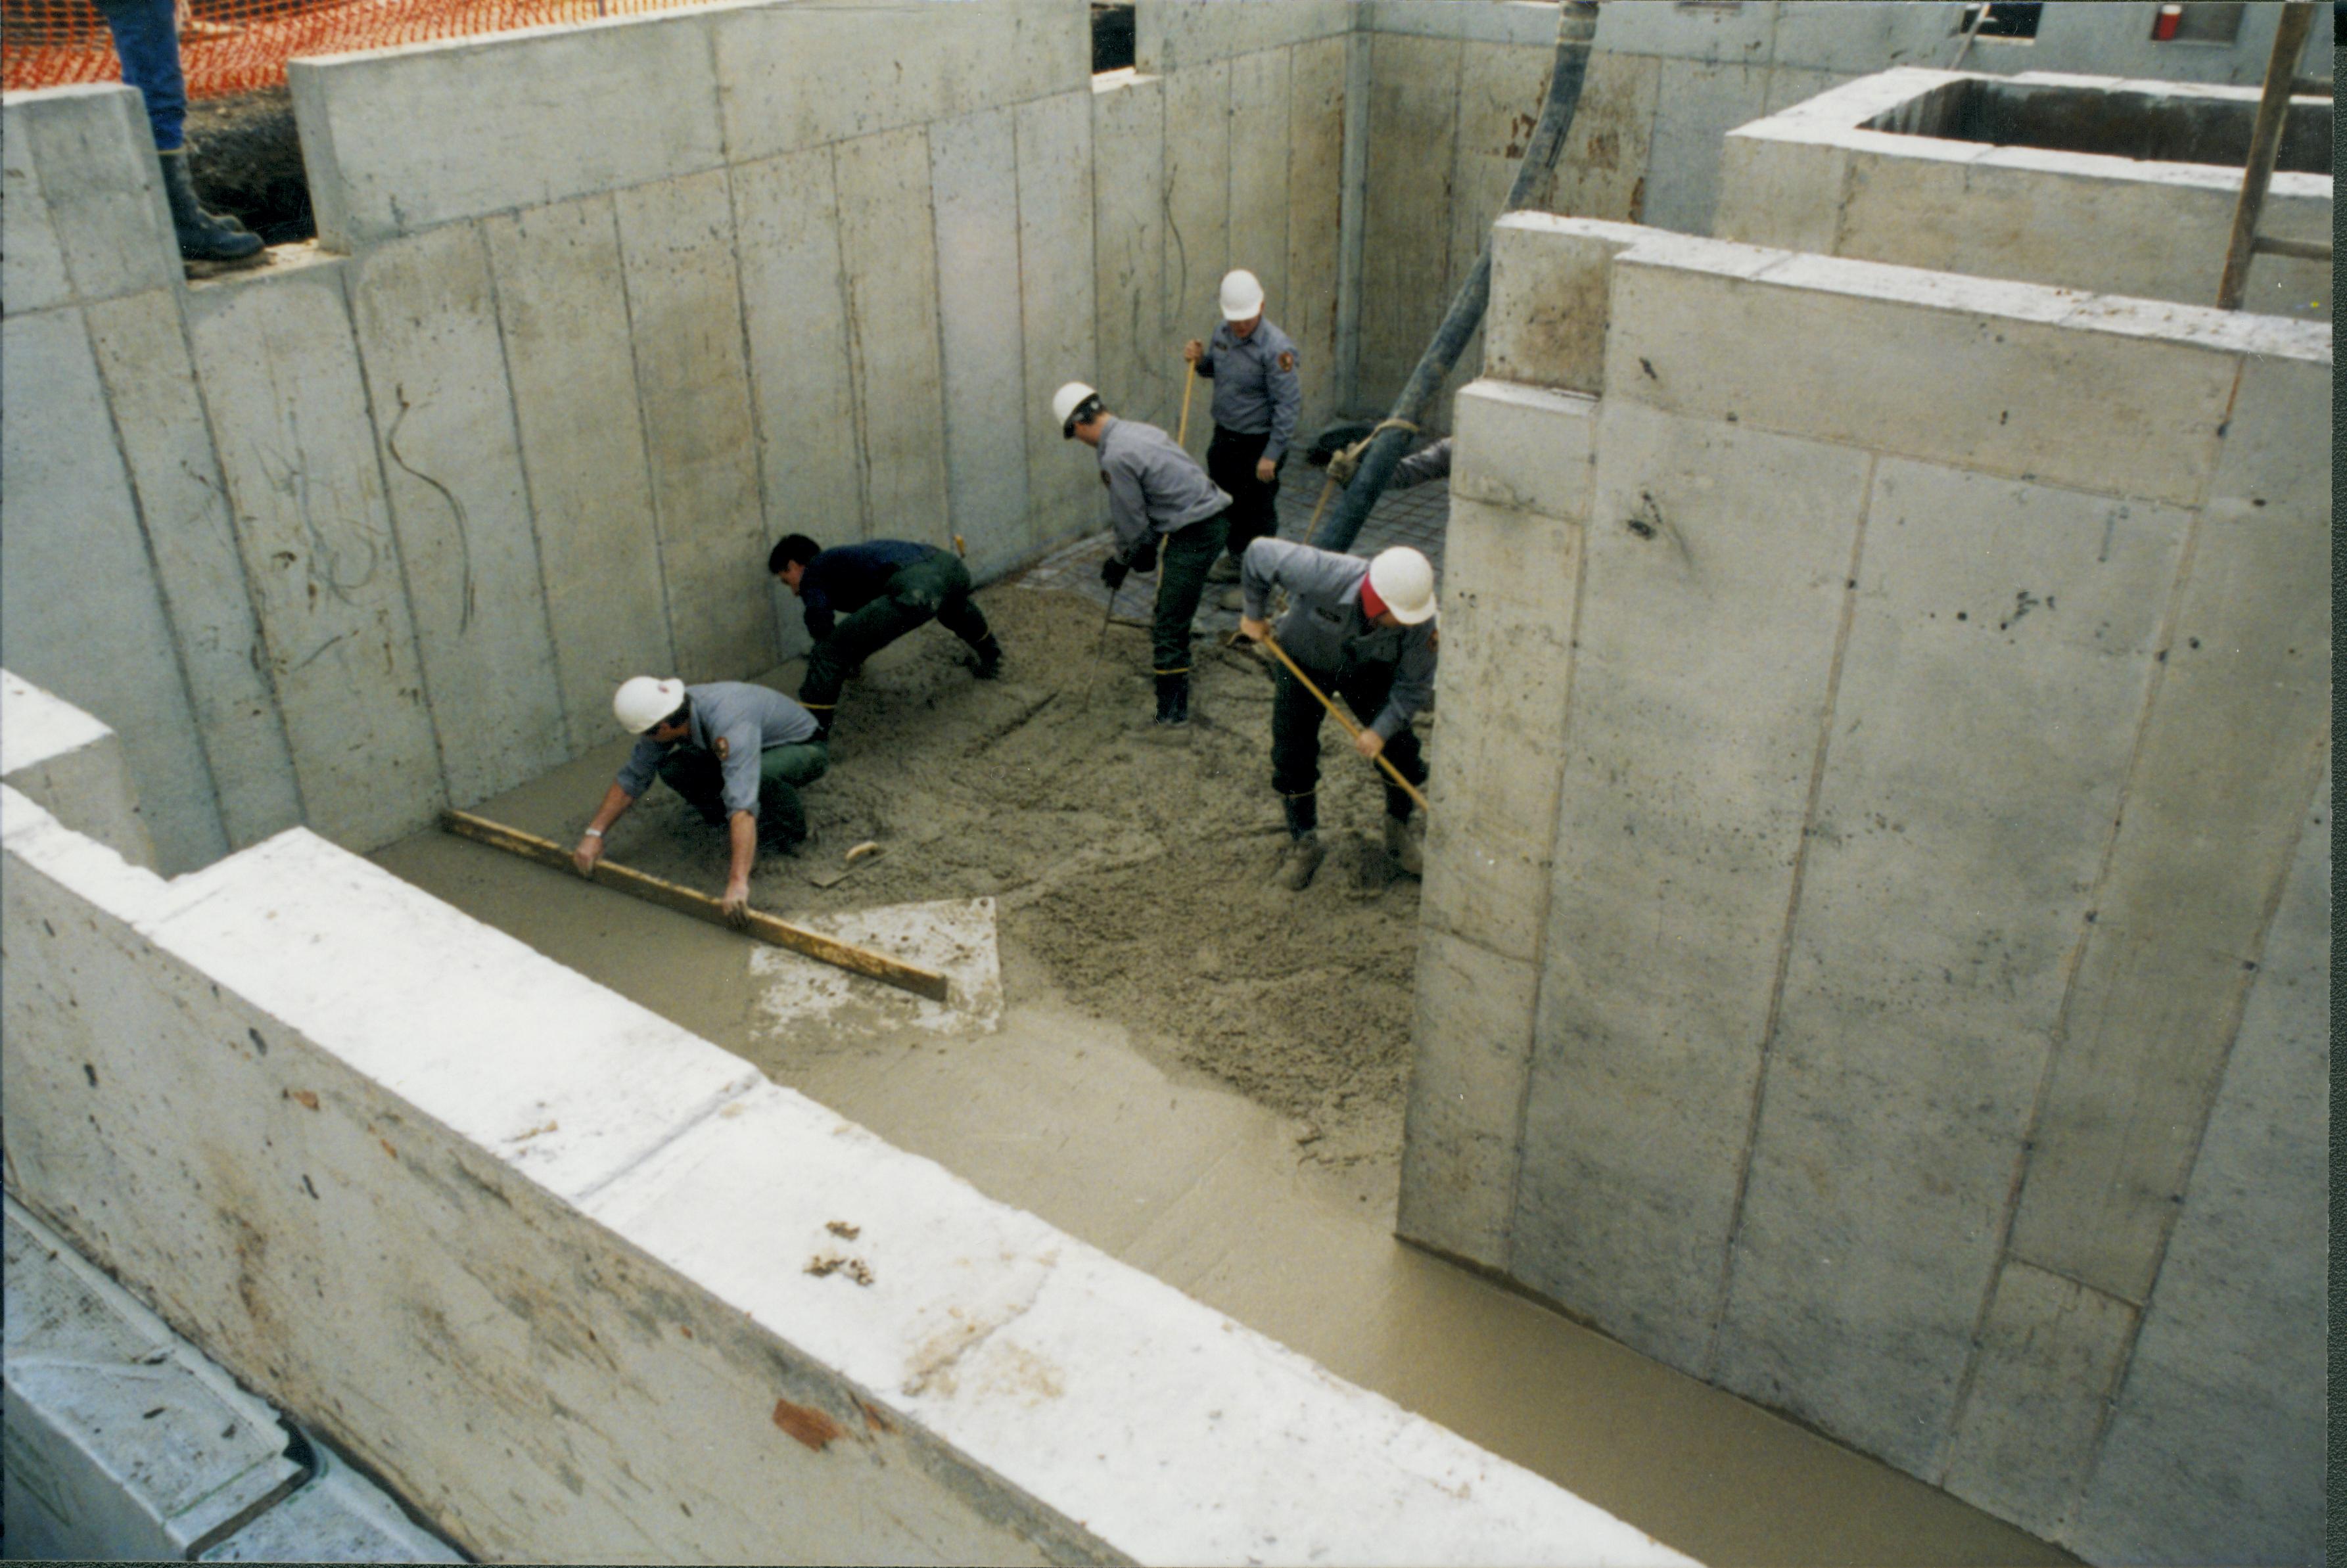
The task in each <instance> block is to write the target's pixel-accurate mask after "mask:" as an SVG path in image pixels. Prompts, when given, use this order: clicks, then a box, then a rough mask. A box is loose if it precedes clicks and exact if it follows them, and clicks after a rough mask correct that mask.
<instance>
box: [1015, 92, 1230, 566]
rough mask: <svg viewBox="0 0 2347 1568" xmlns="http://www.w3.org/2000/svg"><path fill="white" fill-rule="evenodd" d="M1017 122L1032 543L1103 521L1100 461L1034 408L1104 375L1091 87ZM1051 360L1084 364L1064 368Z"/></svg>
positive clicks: (1025, 108)
mask: <svg viewBox="0 0 2347 1568" xmlns="http://www.w3.org/2000/svg"><path fill="white" fill-rule="evenodd" d="M1017 129H1018V143H1019V232H1020V250H1019V257H1020V262H1019V301H1020V320H1021V323H1022V324H1023V330H1024V333H1025V336H1026V350H1027V366H1028V371H1027V396H1026V400H1025V402H1024V403H1023V404H1022V405H1020V414H1021V415H1022V418H1021V421H1020V423H1021V425H1022V426H1023V427H1024V430H1025V432H1026V440H1027V475H1028V478H1027V494H1028V507H1029V508H1030V513H1031V518H1030V522H1029V525H1028V527H1029V529H1030V535H1029V538H1028V539H1027V541H1026V542H1027V544H1028V546H1029V548H1032V547H1033V546H1035V545H1040V544H1045V543H1048V542H1050V541H1051V540H1054V539H1061V538H1069V537H1071V536H1072V535H1075V534H1080V533H1083V532H1086V531H1087V530H1089V529H1091V528H1096V527H1098V526H1099V521H1100V518H1101V513H1102V505H1101V488H1100V477H1099V473H1098V470H1097V468H1096V467H1094V466H1092V465H1089V464H1086V463H1083V462H1081V461H1077V462H1070V461H1069V460H1068V459H1069V453H1068V449H1067V448H1068V443H1067V442H1066V441H1065V440H1063V439H1061V436H1060V433H1059V432H1058V431H1057V430H1054V429H1053V428H1051V421H1050V419H1049V418H1048V417H1046V418H1038V417H1036V416H1035V415H1034V414H1033V413H1032V412H1030V411H1032V410H1036V409H1043V410H1048V409H1050V407H1051V394H1052V392H1053V390H1054V389H1056V388H1057V387H1058V386H1059V385H1060V384H1061V382H1062V381H1068V380H1081V379H1084V378H1086V377H1088V376H1091V375H1094V374H1097V371H1096V370H1094V369H1093V368H1092V367H1093V366H1095V365H1096V364H1098V350H1097V348H1096V347H1095V344H1094V339H1093V335H1092V334H1093V320H1092V317H1093V309H1094V304H1093V294H1092V289H1093V274H1092V265H1093V263H1092V157H1091V153H1090V149H1089V148H1088V147H1087V146H1086V144H1087V142H1088V141H1089V139H1090V138H1091V136H1092V100H1091V97H1090V95H1089V94H1087V95H1083V96H1078V95H1075V94H1065V95H1062V96H1061V97H1051V98H1039V99H1037V100H1035V101H1034V102H1032V103H1025V104H1021V105H1020V106H1019V110H1018V121H1017ZM1176 363H1177V364H1178V363H1180V362H1179V361H1178V360H1177V361H1176ZM1054 365H1074V366H1078V367H1081V368H1079V369H1077V370H1076V371H1074V372H1071V374H1064V375H1063V374H1059V373H1058V372H1056V371H1054V370H1053V369H1051V366H1054ZM1184 368H1186V367H1184ZM1200 412H1204V411H1203V410H1201V411H1200ZM1088 470H1089V471H1088Z"/></svg>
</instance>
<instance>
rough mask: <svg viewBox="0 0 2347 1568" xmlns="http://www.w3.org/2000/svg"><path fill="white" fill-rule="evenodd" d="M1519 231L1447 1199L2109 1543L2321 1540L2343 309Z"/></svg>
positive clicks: (2075, 1537)
mask: <svg viewBox="0 0 2347 1568" xmlns="http://www.w3.org/2000/svg"><path fill="white" fill-rule="evenodd" d="M1498 238H1499V249H1498V255H1497V263H1496V266H1495V273H1494V278H1495V287H1494V297H1493V305H1492V315H1491V324H1490V331H1491V365H1492V367H1493V369H1494V370H1495V371H1502V370H1503V371H1504V373H1505V374H1506V375H1507V376H1508V377H1509V379H1508V380H1505V381H1501V380H1491V381H1485V382H1481V383H1478V384H1474V385H1472V386H1471V387H1470V388H1469V389H1468V390H1467V391H1466V392H1465V393H1463V394H1462V395H1461V396H1460V445H1459V451H1458V466H1457V468H1456V469H1455V471H1454V475H1453V502H1452V513H1451V530H1450V544H1449V550H1450V556H1449V569H1448V572H1447V575H1446V581H1445V584H1444V589H1445V596H1444V597H1445V619H1446V629H1445V630H1446V636H1445V643H1446V646H1445V649H1444V654H1445V660H1444V671H1443V682H1442V685H1443V691H1442V693H1441V694H1442V698H1443V714H1444V719H1443V723H1444V733H1445V735H1446V737H1447V739H1446V741H1445V754H1446V758H1447V761H1446V763H1445V765H1444V767H1443V769H1442V770H1440V773H1439V774H1438V776H1437V778H1436V781H1435V784H1434V814H1433V823H1434V829H1433V835H1432V836H1431V838H1430V853H1429V868H1428V875H1427V884H1426V893H1425V906H1424V910H1425V930H1424V938H1423V939H1424V946H1423V948H1422V955H1423V958H1422V962H1421V967H1420V971H1419V1021H1418V1028H1417V1049H1418V1063H1417V1069H1416V1074H1415V1077H1414V1080H1413V1084H1412V1099H1411V1102H1410V1108H1409V1142H1408V1149H1407V1153H1406V1160H1405V1175H1404V1188H1403V1202H1402V1211H1401V1229H1402V1232H1403V1234H1404V1235H1408V1236H1409V1237H1411V1238H1413V1239H1416V1240H1419V1241H1420V1242H1423V1243H1425V1244H1427V1245H1431V1246H1434V1247H1437V1248H1439V1249H1440V1250H1442V1251H1445V1252H1448V1253H1450V1254H1453V1255H1459V1256H1461V1257H1463V1258H1466V1259H1469V1260H1471V1261H1472V1262H1475V1263H1477V1264H1480V1265H1482V1266H1487V1267H1490V1268H1492V1269H1494V1270H1497V1271H1499V1272H1501V1273H1502V1274H1504V1275H1506V1276H1509V1277H1511V1278H1512V1279H1514V1280H1516V1281H1518V1282H1520V1283H1522V1285H1524V1286H1528V1287H1529V1288H1531V1289H1532V1290H1534V1291H1536V1292H1537V1293H1539V1294H1540V1295H1542V1296H1546V1297H1548V1298H1550V1299H1552V1300H1554V1301H1556V1302H1559V1303H1561V1304H1562V1305H1563V1306H1565V1307H1569V1308H1570V1309H1572V1310H1573V1311H1574V1312H1576V1313H1580V1314H1583V1315H1585V1316H1587V1317H1590V1318H1591V1319H1593V1320H1594V1321H1595V1322H1596V1323H1597V1324H1598V1325H1599V1326H1600V1327H1604V1328H1605V1329H1606V1330H1607V1331H1609V1332H1611V1333H1614V1334H1616V1335H1618V1336H1620V1337H1622V1338H1624V1339H1625V1340H1626V1341H1628V1342H1629V1343H1631V1344H1632V1345H1634V1346H1636V1347H1638V1348H1641V1349H1644V1350H1645V1351H1647V1352H1648V1353H1650V1354H1653V1355H1655V1356H1656V1357H1658V1358H1662V1359H1664V1360H1665V1361H1668V1362H1670V1363H1671V1364H1673V1365H1675V1366H1678V1367H1681V1368H1686V1369H1688V1370H1690V1371H1694V1372H1696V1373H1697V1374H1699V1375H1701V1376H1703V1377H1706V1378H1710V1379H1712V1380H1714V1381H1717V1382H1718V1383H1720V1384H1722V1385H1724V1386H1726V1387H1728V1388H1731V1389H1736V1390H1737V1391H1739V1392H1741V1393H1744V1394H1747V1395H1748V1396H1749V1397H1752V1398H1754V1399H1758V1400H1760V1401H1762V1402H1764V1403H1767V1404H1769V1405H1772V1406H1776V1407H1778V1408H1780V1409H1786V1410H1788V1411H1790V1412H1792V1413H1793V1414H1795V1415H1797V1416H1799V1417H1800V1418H1801V1419H1805V1420H1808V1421H1810V1422H1812V1423H1814V1424H1816V1425H1817V1426H1819V1427H1820V1428H1822V1429H1824V1430H1828V1431H1829V1432H1832V1433H1834V1434H1835V1435H1837V1436H1840V1437H1841V1438H1843V1439H1845V1440H1848V1441H1850V1442H1852V1443H1854V1444H1856V1445H1857V1446H1859V1447H1860V1448H1861V1449H1864V1450H1867V1451H1869V1452H1871V1453H1875V1454H1878V1455H1880V1456H1881V1457H1882V1458H1884V1459H1886V1460H1890V1461H1891V1462H1892V1463H1893V1464H1896V1465H1898V1466H1899V1467H1900V1468H1901V1469H1903V1470H1906V1471H1910V1472H1911V1473H1913V1474H1916V1475H1919V1476H1921V1477H1922V1478H1924V1479H1926V1480H1928V1481H1933V1482H1935V1483H1937V1484H1940V1485H1943V1486H1945V1487H1947V1488H1948V1489H1950V1490H1951V1491H1955V1492H1956V1493H1958V1494H1959V1495H1962V1496H1963V1497H1965V1498H1967V1499H1968V1500H1970V1501H1974V1502H1976V1503H1979V1504H1980V1505H1981V1506H1983V1507H1985V1508H1987V1509H1989V1510H1990V1511H1992V1512H1996V1513H1998V1514H1999V1515H2001V1516H2003V1517H2004V1518H2007V1519H2009V1520H2012V1521H2013V1522H2015V1523H2018V1524H2020V1525H2022V1526H2024V1528H2026V1529H2029V1530H2031V1531H2032V1532H2035V1533H2038V1534H2041V1535H2044V1536H2045V1537H2047V1538H2049V1539H2053V1540H2056V1541H2059V1542H2064V1543H2065V1544H2068V1545H2071V1546H2074V1547H2075V1548H2076V1549H2078V1550H2080V1551H2082V1552H2084V1553H2086V1554H2087V1555H2089V1556H2090V1557H2096V1558H2099V1559H2107V1560H2128V1561H2133V1560H2144V1559H2151V1560H2168V1561H2178V1560H2187V1561H2198V1560H2224V1561H2237V1560H2244V1559H2247V1560H2292V1561H2301V1560H2311V1559H2313V1558H2315V1557H2317V1556H2319V1555H2320V1553H2321V1547H2322V1534H2321V1522H2322V1496H2323V1491H2322V1481H2323V1456H2322V1445H2321V1433H2322V1431H2323V1407H2322V1398H2321V1389H2322V1386H2323V1374H2322V1366H2323V1362H2322V1346H2323V1310H2324V1309H2323V1297H2322V1295H2321V1284H2320V1282H2321V1278H2322V1276H2323V1261H2324V1257H2323V1246H2322V1243H2321V1236H2322V1234H2323V1227H2322V1214H2323V1196H2324V1193H2325V1184H2324V1162H2325V1149H2326V1143H2327V1135H2328V1134H2327V1125H2326V1118H2325V1115H2324V1104H2325V1094H2324V1088H2325V1084H2326V1081H2327V1055H2326V1046H2325V1040H2326V1038H2327V1035H2326V1023H2325V1020H2327V1017H2328V995H2327V988H2326V983H2325V980H2324V979H2323V971H2324V970H2325V968H2327V962H2328V882H2327V872H2326V870H2325V869H2324V868H2325V866H2327V858H2326V856H2327V849H2326V848H2325V845H2327V843H2328V837H2327V827H2326V823H2327V816H2328V809H2327V803H2328V799H2329V794H2328V787H2327V784H2325V783H2324V782H2323V781H2324V779H2325V778H2326V776H2327V775H2326V773H2325V762H2326V759H2327V757H2328V754H2329V743H2330V732H2329V712H2330V683H2329V654H2330V606H2329V594H2328V587H2327V584H2328V571H2327V562H2328V559H2329V552H2330V524H2331V508H2330V497H2329V493H2328V489H2327V487H2326V486H2325V484H2324V483H2323V481H2324V478H2325V477H2327V476H2328V474H2329V472H2330V434H2329V430H2330V393H2329V386H2330V376H2331V334H2330V330H2329V328H2328V327H2327V326H2320V327H2318V326H2314V325H2311V324H2306V323H2293V322H2286V321H2281V320H2279V319H2276V318H2272V317H2263V316H2253V315H2244V314H2232V315H2227V314H2222V313H2217V312H2215V311H2210V310H2196V309H2191V308H2188V307H2182V306H2169V305H2155V304H2151V303H2147V302H2130V301H2125V300H2118V299H2113V298H2107V297H2097V296H2091V295H2088V296H2081V295H2079V294H2076V293H2073V292H2061V291H2055V290H2052V289H2047V288H2043V287H2037V286H2033V285H2025V284H2019V283H2007V282H1988V281H1983V280H1975V279H1965V278H1958V277H1953V276H1951V275H1948V274H1944V273H1928V272H1913V271H1909V270H1905V269H1900V268H1892V267H1885V266H1880V265H1875V264H1872V263H1867V262H1859V261H1843V260H1838V259H1832V258H1823V257H1813V256H1802V255H1795V254H1788V253H1787V252H1784V251H1768V250H1762V249H1758V248H1755V247H1748V246H1742V245H1732V244H1727V243H1724V242H1719V241H1705V240H1695V239H1686V238H1679V237H1674V236H1666V235H1661V234H1657V233H1655V232H1653V231H1639V230H1636V229H1634V228H1630V227H1628V226H1625V225H1614V224H1604V223H1597V222H1589V221H1584V220H1563V219H1557V218H1552V217H1546V216H1531V215H1526V216H1520V217H1516V218H1511V219H1508V220H1504V221H1502V222H1501V224H1500V226H1499V229H1498ZM1919 365H1929V366H1931V367H1932V370H1931V374H1917V373H1916V367H1917V366H1919ZM2089 387H2091V388H2093V389H2095V395H2094V396H2092V397H2082V396H2081V391H2082V389H2084V388H2089ZM1462 672H1463V673H1462Z"/></svg>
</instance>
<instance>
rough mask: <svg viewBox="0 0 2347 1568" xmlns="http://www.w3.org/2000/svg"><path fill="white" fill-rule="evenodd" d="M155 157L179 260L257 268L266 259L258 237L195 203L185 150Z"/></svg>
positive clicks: (182, 148)
mask: <svg viewBox="0 0 2347 1568" xmlns="http://www.w3.org/2000/svg"><path fill="white" fill-rule="evenodd" d="M156 156H157V158H158V159H160V161H161V163H162V166H163V196H164V199H165V200H167V201H169V203H170V207H171V229H172V231H173V233H174V234H176V235H177V236H178V238H179V258H180V260H182V261H195V262H204V263H209V264H210V265H213V266H221V267H257V266H260V265H261V263H263V262H264V261H267V260H268V259H269V258H268V255H267V252H266V251H265V250H264V248H263V247H262V245H261V236H259V235H258V234H252V233H249V232H247V231H245V229H244V228H243V226H242V225H241V224H239V225H235V226H231V224H230V223H229V222H228V221H227V220H224V219H222V218H220V217H218V216H217V215H215V214H213V213H210V212H207V211H205V210H204V209H203V204H202V203H201V202H200V201H198V200H196V185H195V181H194V179H191V178H190V175H189V173H188V149H186V148H184V147H179V148H173V149H171V150H170V151H169V152H159V153H158V154H157V155H156Z"/></svg>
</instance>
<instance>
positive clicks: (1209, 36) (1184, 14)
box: [1133, 0, 1360, 74]
mask: <svg viewBox="0 0 2347 1568" xmlns="http://www.w3.org/2000/svg"><path fill="white" fill-rule="evenodd" d="M1359 10H1360V7H1359V6H1358V5H1356V4H1355V3H1354V0H1283V3H1282V4H1279V5H1222V4H1219V3H1217V0H1142V3H1141V5H1140V6H1139V8H1138V9H1136V10H1135V11H1134V13H1133V54H1134V62H1135V64H1137V65H1138V66H1139V67H1141V68H1142V69H1143V70H1144V71H1148V72H1151V73H1153V74H1163V73H1166V72H1171V71H1185V70H1192V69H1194V68H1196V67H1200V66H1204V65H1210V64H1212V63H1213V62H1214V61H1216V60H1225V59H1229V58H1231V57H1233V56H1245V55H1252V54H1258V53H1262V52H1264V51H1266V50H1278V49H1285V48H1286V47H1288V46H1290V45H1295V44H1302V43H1307V42H1309V41H1311V40H1313V39H1317V38H1327V37H1332V36H1339V35H1342V34H1346V33H1349V32H1351V31H1352V30H1353V28H1354V27H1355V26H1356V25H1357V21H1356V17H1357V15H1358V11H1359Z"/></svg>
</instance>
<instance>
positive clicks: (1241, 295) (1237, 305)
mask: <svg viewBox="0 0 2347 1568" xmlns="http://www.w3.org/2000/svg"><path fill="white" fill-rule="evenodd" d="M1262 310H1263V284H1262V283H1260V282H1257V281H1256V280H1255V274H1254V273H1253V272H1248V271H1247V270H1246V269H1245V267H1241V268H1240V269H1238V271H1236V272H1225V273H1224V274H1223V320H1225V321H1226V322H1243V321H1245V320H1246V319H1247V318H1248V317H1249V316H1253V315H1255V314H1257V313H1260V312H1261V311H1262Z"/></svg>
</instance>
